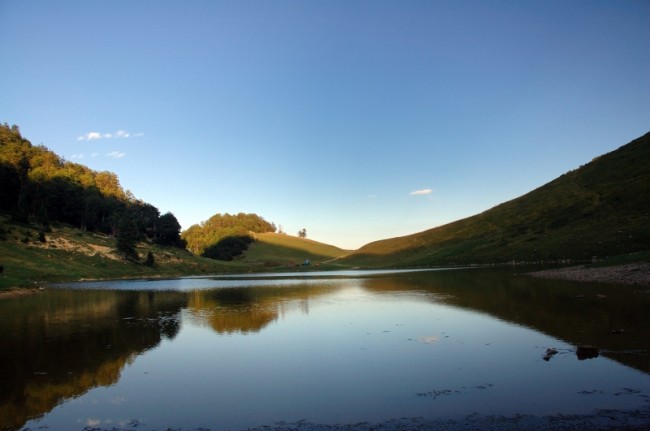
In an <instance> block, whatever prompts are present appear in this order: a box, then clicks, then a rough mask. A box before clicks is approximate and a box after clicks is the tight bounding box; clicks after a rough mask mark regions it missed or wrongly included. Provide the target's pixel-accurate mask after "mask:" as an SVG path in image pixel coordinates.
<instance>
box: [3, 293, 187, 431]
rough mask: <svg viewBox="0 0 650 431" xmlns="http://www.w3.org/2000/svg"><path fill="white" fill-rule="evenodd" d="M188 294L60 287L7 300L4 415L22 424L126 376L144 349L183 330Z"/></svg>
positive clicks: (9, 424)
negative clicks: (128, 366)
mask: <svg viewBox="0 0 650 431" xmlns="http://www.w3.org/2000/svg"><path fill="white" fill-rule="evenodd" d="M186 302H187V297H186V296H185V295H184V294H175V293H163V294H160V293H157V294H153V293H147V292H109V291H74V292H72V291H55V290H50V291H47V292H45V293H44V294H42V295H34V296H28V297H22V298H17V299H15V300H12V301H2V302H0V316H2V319H0V381H1V382H2V391H0V418H2V419H3V423H2V426H3V427H4V428H2V429H18V428H20V426H22V425H23V424H24V423H25V422H26V421H27V420H28V419H29V418H33V417H38V416H40V415H42V414H43V413H46V412H48V411H50V410H51V409H52V408H54V407H55V406H56V405H58V404H59V403H61V402H62V401H64V400H65V399H69V398H72V397H76V396H79V395H81V394H83V393H85V392H86V391H88V390H89V389H91V388H93V387H96V386H107V385H112V384H114V383H116V382H117V381H118V380H119V377H120V373H121V370H122V368H123V367H124V366H125V365H126V364H127V363H129V361H131V360H132V359H133V358H134V357H135V356H136V355H138V354H141V353H142V352H144V351H146V350H148V349H151V348H152V347H155V346H156V345H158V344H159V343H160V340H161V337H168V338H173V337H174V336H175V335H176V333H177V332H178V329H179V321H178V319H179V317H178V315H179V311H180V309H181V307H183V306H184V305H185V303H186Z"/></svg>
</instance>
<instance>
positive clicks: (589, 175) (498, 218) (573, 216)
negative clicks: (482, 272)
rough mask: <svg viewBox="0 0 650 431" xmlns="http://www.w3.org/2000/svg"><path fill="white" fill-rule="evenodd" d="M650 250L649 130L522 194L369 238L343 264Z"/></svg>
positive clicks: (582, 257)
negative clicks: (436, 223)
mask: <svg viewBox="0 0 650 431" xmlns="http://www.w3.org/2000/svg"><path fill="white" fill-rule="evenodd" d="M649 250H650V134H646V135H645V136H643V137H641V138H639V139H637V140H635V141H632V142H631V143H629V144H627V145H625V146H623V147H621V148H619V149H618V150H616V151H613V152H611V153H609V154H606V155H603V156H601V157H598V158H596V159H594V160H593V161H592V162H591V163H588V164H586V165H584V166H582V167H580V168H579V169H576V170H574V171H571V172H568V173H566V174H564V175H562V176H561V177H559V178H557V179H556V180H554V181H552V182H550V183H548V184H546V185H544V186H542V187H540V188H538V189H536V190H534V191H532V192H530V193H528V194H526V195H524V196H521V197H519V198H517V199H514V200H511V201H509V202H506V203H503V204H501V205H499V206H497V207H494V208H492V209H490V210H488V211H485V212H483V213H481V214H477V215H475V216H473V217H469V218H466V219H463V220H459V221H456V222H453V223H450V224H447V225H445V226H440V227H438V228H434V229H430V230H427V231H424V232H420V233H416V234H413V235H408V236H405V237H400V238H392V239H387V240H382V241H377V242H374V243H371V244H368V245H366V246H364V247H362V248H361V249H359V250H357V251H356V252H355V253H353V254H351V255H350V256H348V257H347V258H345V259H343V262H344V263H347V264H350V265H359V266H371V267H381V266H434V265H449V264H470V263H501V262H511V261H517V262H541V261H567V260H573V261H591V260H594V258H595V259H607V258H610V257H613V256H626V255H627V256H630V255H632V256H636V257H637V258H639V259H642V257H641V256H643V253H644V252H648V251H649Z"/></svg>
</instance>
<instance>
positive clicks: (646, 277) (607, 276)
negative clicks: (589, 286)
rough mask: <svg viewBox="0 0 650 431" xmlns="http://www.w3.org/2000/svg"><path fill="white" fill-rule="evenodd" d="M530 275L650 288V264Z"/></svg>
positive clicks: (554, 270) (554, 271) (575, 268)
mask: <svg viewBox="0 0 650 431" xmlns="http://www.w3.org/2000/svg"><path fill="white" fill-rule="evenodd" d="M529 275H531V276H533V277H540V278H550V279H555V280H571V281H589V282H600V283H614V284H627V285H635V286H650V263H645V262H643V263H631V264H626V265H615V266H605V267H591V266H585V265H581V266H572V267H567V268H558V269H547V270H543V271H536V272H531V273H529Z"/></svg>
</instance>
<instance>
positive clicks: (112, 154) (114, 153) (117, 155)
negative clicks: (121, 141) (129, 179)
mask: <svg viewBox="0 0 650 431" xmlns="http://www.w3.org/2000/svg"><path fill="white" fill-rule="evenodd" d="M106 155H107V156H108V157H112V158H114V159H121V158H122V157H124V156H126V154H125V153H122V152H120V151H111V152H110V153H106Z"/></svg>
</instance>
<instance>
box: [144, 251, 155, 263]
mask: <svg viewBox="0 0 650 431" xmlns="http://www.w3.org/2000/svg"><path fill="white" fill-rule="evenodd" d="M154 263H155V259H154V257H153V253H152V252H151V250H149V251H148V252H147V259H146V260H145V261H144V264H145V265H146V266H148V267H152V266H153V264H154Z"/></svg>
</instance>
